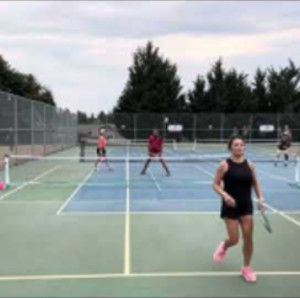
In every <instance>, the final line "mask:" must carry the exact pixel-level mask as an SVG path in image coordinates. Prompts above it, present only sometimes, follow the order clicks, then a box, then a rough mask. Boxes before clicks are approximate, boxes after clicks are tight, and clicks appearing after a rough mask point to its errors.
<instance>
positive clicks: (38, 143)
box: [0, 91, 78, 156]
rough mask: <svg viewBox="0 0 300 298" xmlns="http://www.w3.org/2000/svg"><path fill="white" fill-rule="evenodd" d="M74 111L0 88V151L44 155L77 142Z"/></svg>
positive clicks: (1, 153) (0, 152) (2, 153)
mask: <svg viewBox="0 0 300 298" xmlns="http://www.w3.org/2000/svg"><path fill="white" fill-rule="evenodd" d="M77 137H78V122H77V115H75V114H72V113H71V112H69V111H67V110H62V109H58V108H56V107H53V106H50V105H47V104H44V103H41V102H37V101H33V100H29V99H27V98H23V97H20V96H16V95H13V94H9V93H6V92H1V91H0V155H1V156H3V155H4V154H6V153H9V154H26V155H27V154H29V155H48V154H51V153H54V152H57V151H61V150H64V149H67V148H70V147H72V146H75V145H76V144H77Z"/></svg>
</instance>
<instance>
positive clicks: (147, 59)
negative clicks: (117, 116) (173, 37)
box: [114, 42, 185, 113]
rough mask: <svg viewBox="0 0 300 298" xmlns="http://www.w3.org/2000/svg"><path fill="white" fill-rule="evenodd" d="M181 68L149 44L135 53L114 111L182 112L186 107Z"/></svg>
mask: <svg viewBox="0 0 300 298" xmlns="http://www.w3.org/2000/svg"><path fill="white" fill-rule="evenodd" d="M181 90H182V86H181V84H180V79H179V77H178V75H177V67H176V65H175V64H172V63H171V62H170V61H169V59H165V58H164V57H162V56H161V55H160V54H159V48H158V47H155V46H154V45H153V44H152V42H148V43H147V45H146V46H145V47H144V48H140V47H139V48H138V49H137V51H136V52H135V53H134V54H133V65H132V66H131V67H130V68H129V78H128V81H127V83H126V86H125V88H124V90H123V92H122V94H121V96H120V98H119V100H118V102H117V105H116V107H115V108H114V112H118V113H120V112H125V113H135V112H156V113H161V112H180V111H182V110H183V109H184V108H185V100H184V96H183V95H182V94H181Z"/></svg>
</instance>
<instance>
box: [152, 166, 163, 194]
mask: <svg viewBox="0 0 300 298" xmlns="http://www.w3.org/2000/svg"><path fill="white" fill-rule="evenodd" d="M149 173H150V176H151V178H152V180H153V182H154V184H155V186H156V188H157V189H158V191H162V189H161V187H160V185H159V183H158V182H157V180H156V178H155V177H154V175H153V173H152V171H151V169H150V168H149Z"/></svg>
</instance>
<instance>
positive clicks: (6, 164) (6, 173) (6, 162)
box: [4, 154, 10, 188]
mask: <svg viewBox="0 0 300 298" xmlns="http://www.w3.org/2000/svg"><path fill="white" fill-rule="evenodd" d="M9 161H10V160H9V155H8V154H5V155H4V183H5V188H8V187H9V186H10V173H9Z"/></svg>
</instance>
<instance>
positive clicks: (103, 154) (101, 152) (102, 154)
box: [97, 148, 106, 156]
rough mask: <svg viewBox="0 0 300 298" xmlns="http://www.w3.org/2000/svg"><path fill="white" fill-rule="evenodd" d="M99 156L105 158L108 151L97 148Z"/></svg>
mask: <svg viewBox="0 0 300 298" xmlns="http://www.w3.org/2000/svg"><path fill="white" fill-rule="evenodd" d="M97 155H98V156H105V155H106V149H105V148H97Z"/></svg>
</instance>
